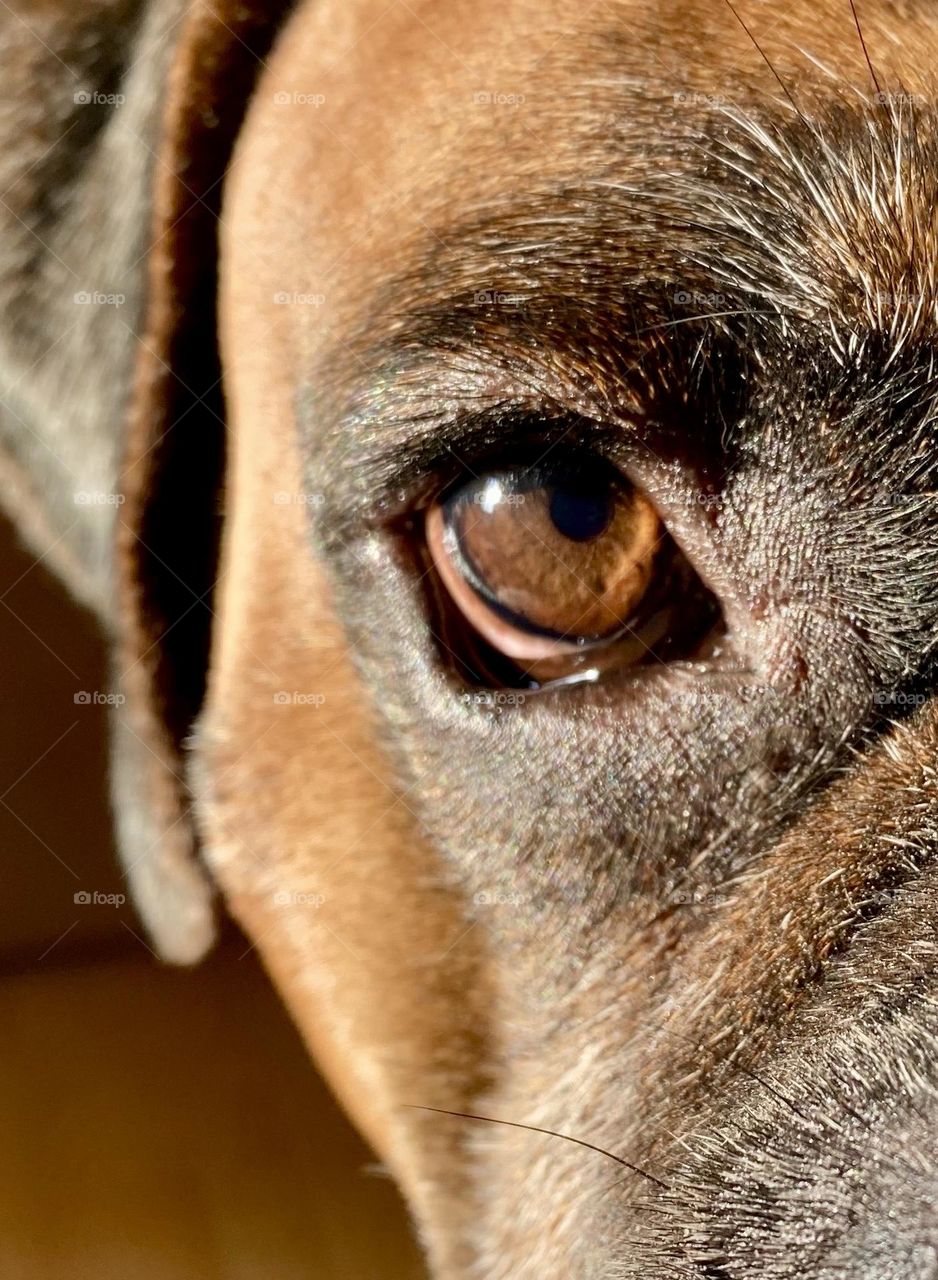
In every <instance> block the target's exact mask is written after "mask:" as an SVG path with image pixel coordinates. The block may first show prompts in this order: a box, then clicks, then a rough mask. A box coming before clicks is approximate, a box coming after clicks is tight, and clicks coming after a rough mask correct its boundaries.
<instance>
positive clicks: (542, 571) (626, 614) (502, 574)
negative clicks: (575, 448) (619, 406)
mask: <svg viewBox="0 0 938 1280" xmlns="http://www.w3.org/2000/svg"><path fill="white" fill-rule="evenodd" d="M426 536H427V545H428V548H429V551H430V555H431V557H432V563H433V567H434V569H435V571H436V574H437V576H438V578H439V582H440V584H441V585H442V587H443V588H444V589H445V592H446V593H447V595H448V597H449V600H450V601H451V603H452V605H454V606H455V607H456V609H457V610H458V611H459V614H460V615H461V618H462V620H463V621H464V622H465V623H467V624H468V626H469V628H471V633H474V635H475V637H477V638H478V639H479V640H481V641H482V642H483V643H484V645H487V646H489V647H490V649H491V651H493V652H494V654H496V655H501V657H502V658H507V659H509V660H510V662H511V663H512V664H513V665H514V667H515V668H516V670H517V673H518V677H519V681H520V682H521V683H524V681H525V680H527V681H528V682H530V683H539V682H541V681H544V680H555V679H558V678H561V677H564V676H570V675H575V674H576V673H578V672H579V673H585V672H587V671H589V672H593V671H596V672H598V671H599V670H602V669H604V668H606V667H608V666H609V665H610V664H614V665H617V666H620V665H623V664H637V663H639V662H643V661H647V660H648V659H649V658H659V657H660V654H659V652H658V649H659V647H660V646H661V644H662V642H669V641H671V640H672V639H673V638H674V634H675V630H676V624H677V623H679V622H680V618H679V611H680V610H681V609H682V608H683V607H684V606H685V605H686V604H688V603H689V597H688V594H687V592H688V587H689V586H690V583H689V577H693V573H692V570H690V566H689V565H688V564H687V562H686V560H684V558H683V556H681V554H680V552H679V551H678V549H677V547H676V546H675V544H674V543H673V541H672V540H671V538H670V536H669V535H668V533H667V530H666V529H665V528H664V525H663V524H662V521H661V518H660V517H659V515H658V513H657V511H656V510H655V508H654V506H653V505H652V503H651V502H650V501H649V499H648V498H647V496H646V495H645V494H643V493H642V492H641V491H640V490H638V489H637V488H636V487H635V486H634V485H632V484H631V483H630V482H629V480H628V479H626V477H625V476H624V475H623V474H622V473H621V472H620V471H618V470H617V469H616V468H615V467H613V466H612V465H610V464H609V463H608V462H606V461H604V460H603V459H600V458H598V457H596V458H591V459H590V460H589V461H587V462H582V461H578V462H576V463H575V464H566V465H560V466H557V467H552V468H546V467H534V468H527V469H524V468H517V469H510V468H509V469H505V470H499V471H491V472H488V473H487V474H485V475H482V476H479V477H477V478H474V479H472V480H470V481H468V482H466V483H464V484H462V485H460V486H459V487H457V488H455V489H454V490H451V491H450V492H449V493H448V494H447V495H445V496H444V497H443V498H442V499H441V500H440V501H438V502H437V503H435V504H434V505H433V506H432V507H431V508H430V510H429V512H428V513H427V522H426ZM697 585H698V586H699V584H697ZM693 598H694V599H695V600H696V599H697V596H696V593H694V597H693ZM697 621H698V622H699V623H701V624H702V623H703V622H704V621H706V622H707V624H708V625H709V623H710V622H712V614H711V613H708V612H707V610H706V609H702V610H699V611H698V614H697ZM451 633H452V629H450V634H451ZM471 633H470V634H471ZM463 665H464V666H465V667H466V669H467V670H468V671H470V672H474V673H476V674H478V673H479V672H480V671H481V672H482V674H483V675H486V674H489V673H487V672H486V670H485V668H486V666H488V668H489V670H490V669H491V667H492V663H488V664H486V663H485V661H484V654H483V653H482V646H476V649H475V651H474V652H473V654H472V655H471V658H470V659H467V660H465V661H464V663H463ZM516 682H518V681H516Z"/></svg>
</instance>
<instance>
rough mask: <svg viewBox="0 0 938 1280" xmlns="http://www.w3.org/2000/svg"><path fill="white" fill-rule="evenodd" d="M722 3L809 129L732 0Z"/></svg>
mask: <svg viewBox="0 0 938 1280" xmlns="http://www.w3.org/2000/svg"><path fill="white" fill-rule="evenodd" d="M723 3H724V4H725V5H726V7H727V8H728V9H729V11H730V13H732V15H733V17H734V18H735V19H736V21H737V22H738V23H739V25H740V26H741V27H742V29H743V31H745V33H746V35H747V36H748V37H749V39H750V40H751V41H752V43H753V45H754V46H755V49H756V52H757V53H758V54H759V57H760V58H761V59H762V61H763V62H764V63H765V65H766V66H767V67H768V69H769V70H770V71H771V72H772V75H773V76H774V77H775V79H776V80H777V81H778V83H779V85H780V87H781V90H782V93H784V95H785V97H786V98H787V99H788V101H789V102H790V103H791V105H792V107H793V108H794V110H795V114H796V115H797V116H798V118H799V119H800V120H801V123H802V124H804V125H807V126H808V127H809V128H810V125H809V124H808V120H807V118H806V117H805V115H804V112H803V111H802V110H801V108H800V107H799V106H798V103H797V102H796V101H795V99H794V97H793V96H792V93H791V90H790V89H789V87H788V85H787V84H786V83H785V81H784V80H783V79H782V77H781V76H780V75H779V73H778V69H777V68H776V67H775V65H774V63H773V62H772V61H771V59H770V58H769V56H768V54H767V53H766V52H765V50H764V49H763V48H762V45H761V44H760V43H759V41H758V40H757V39H756V37H755V36H754V35H753V34H752V32H751V31H750V30H749V28H748V26H747V25H746V23H745V22H744V21H743V19H742V17H741V16H740V13H739V10H738V9H737V8H736V6H735V5H734V4H733V0H723Z"/></svg>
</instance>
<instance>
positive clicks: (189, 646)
mask: <svg viewBox="0 0 938 1280" xmlns="http://www.w3.org/2000/svg"><path fill="white" fill-rule="evenodd" d="M286 8H287V5H286V3H285V2H284V0H274V2H273V3H271V2H270V0H266V3H263V4H260V3H255V4H246V3H244V0H211V3H208V2H205V3H202V2H197V3H195V4H193V5H192V6H191V7H190V9H189V12H188V13H187V15H186V17H185V18H184V20H183V23H182V26H181V31H180V35H179V40H178V45H177V48H176V51H175V54H174V57H173V59H172V63H171V66H170V68H169V74H168V80H167V85H166V95H165V99H164V101H165V106H164V109H163V115H162V126H161V136H160V138H159V141H158V145H157V157H156V165H155V171H154V186H153V217H152V230H151V240H152V246H151V248H150V251H149V262H148V284H147V301H146V307H145V312H144V320H143V326H142V331H141V332H142V338H141V344H140V350H139V354H138V358H137V364H136V372H135V381H134V388H133V394H132V399H131V405H130V413H129V437H128V447H127V452H126V455H125V458H124V464H123V468H122V482H121V486H120V488H121V491H122V493H123V495H124V499H125V504H124V506H123V508H122V512H121V517H120V519H119V520H118V524H117V550H116V572H117V582H118V603H119V609H118V613H117V617H116V620H115V625H116V629H117V649H116V663H117V671H118V678H119V681H120V691H121V692H122V693H123V694H124V696H125V699H126V701H125V702H124V703H123V704H122V705H121V707H120V708H119V711H118V714H117V715H116V716H115V717H114V725H115V728H114V761H113V768H112V779H113V783H112V785H113V803H114V809H115V814H116V823H117V830H118V839H119V845H120V851H121V856H122V859H123V861H124V865H125V869H126V873H127V876H128V878H129V881H130V883H131V887H132V890H133V893H134V896H135V899H136V902H137V905H138V908H139V909H140V911H141V914H142V915H143V917H144V920H145V922H146V924H147V926H148V928H149V930H150V932H151V934H152V936H153V938H154V940H155V942H156V944H157V946H158V947H159V949H160V951H161V952H162V954H163V955H164V956H165V957H166V958H168V959H171V960H176V961H181V962H187V961H192V960H195V959H197V958H199V956H200V955H201V954H202V953H203V952H204V951H205V950H206V948H207V947H208V946H209V945H210V943H211V941H212V938H213V933H214V924H213V918H212V917H213V912H212V902H211V897H212V891H211V888H210V886H209V883H208V880H207V877H206V875H205V873H204V871H203V869H202V866H201V863H200V861H199V859H198V851H197V844H196V833H195V828H194V824H193V821H192V817H191V813H190V805H189V793H188V788H187V783H186V776H185V768H184V763H183V749H184V746H185V743H186V739H187V735H188V733H189V730H190V727H191V725H192V724H193V721H194V720H195V717H196V715H197V714H198V711H199V708H200V705H201V702H202V697H203V693H204V689H205V675H206V666H207V662H208V654H209V643H210V635H211V623H212V616H213V615H212V597H213V586H214V581H215V575H216V564H217V548H218V540H219V530H220V521H221V518H222V510H223V484H224V450H225V408H224V398H223V394H222V387H221V371H220V366H219V358H218V351H217V345H216V259H217V238H218V237H217V233H218V215H219V206H220V201H221V189H222V186H223V182H222V179H223V177H224V173H225V169H226V167H227V164H228V161H229V159H230V155H231V150H232V146H233V144H234V141H235V138H236V136H237V133H238V130H239V128H240V125H241V121H242V118H243V115H244V110H245V106H246V104H247V101H248V99H249V97H250V94H251V90H252V87H253V84H254V80H255V78H256V75H257V72H258V69H259V68H260V67H261V66H262V65H263V58H264V54H265V53H266V52H267V50H268V49H269V46H270V42H271V39H272V37H273V34H274V33H275V31H276V29H277V24H278V21H279V20H280V19H281V18H282V16H283V13H284V11H285V9H286Z"/></svg>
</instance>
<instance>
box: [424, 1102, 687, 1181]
mask: <svg viewBox="0 0 938 1280" xmlns="http://www.w3.org/2000/svg"><path fill="white" fill-rule="evenodd" d="M406 1105H407V1106H408V1107H409V1109H410V1110H412V1111H429V1112H431V1113H432V1114H434V1115H438V1116H454V1117H455V1118H456V1119H457V1120H477V1121H479V1122H480V1123H482V1124H500V1125H505V1126H506V1127H507V1128H509V1129H526V1130H527V1131H528V1132H529V1133H542V1134H544V1135H545V1137H548V1138H562V1139H563V1141H564V1142H572V1143H575V1145H576V1146H578V1147H584V1148H585V1149H586V1150H587V1151H595V1152H596V1154H597V1155H601V1156H605V1157H606V1159H607V1160H614V1161H615V1163H616V1164H618V1165H621V1166H622V1168H623V1169H628V1170H629V1172H630V1173H635V1174H638V1176H639V1177H640V1178H645V1179H646V1181H648V1182H651V1183H654V1185H655V1186H656V1187H660V1188H661V1190H662V1191H673V1190H674V1188H673V1187H671V1186H669V1185H668V1183H666V1182H662V1180H661V1179H660V1178H656V1177H655V1175H654V1174H653V1173H648V1171H647V1170H646V1169H642V1168H640V1167H639V1166H638V1165H637V1164H631V1163H630V1162H629V1161H628V1160H624V1159H623V1158H622V1156H617V1155H615V1153H614V1152H612V1151H607V1150H606V1149H605V1147H598V1146H596V1144H595V1143H593V1142H586V1141H584V1139H583V1138H574V1137H571V1136H570V1134H569V1133H558V1132H557V1130H556V1129H542V1128H541V1127H540V1126H539V1125H536V1124H521V1123H520V1122H519V1121H517V1120H497V1119H495V1118H494V1117H493V1116H480V1115H475V1114H474V1113H473V1112H471V1111H448V1110H446V1109H445V1108H443V1107H422V1106H419V1105H415V1104H413V1103H408V1104H406Z"/></svg>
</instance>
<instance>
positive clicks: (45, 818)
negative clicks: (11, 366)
mask: <svg viewBox="0 0 938 1280" xmlns="http://www.w3.org/2000/svg"><path fill="white" fill-rule="evenodd" d="M0 555H2V565H3V568H2V571H0V604H2V608H0V655H2V674H0V690H2V692H0V699H2V706H3V719H2V731H0V867H2V875H3V881H2V883H3V893H2V895H0V1027H2V1028H3V1031H2V1037H0V1276H2V1277H3V1280H127V1277H128V1276H132V1277H133V1278H134V1280H209V1278H211V1280H308V1278H310V1277H316V1280H338V1278H339V1277H341V1278H342V1280H417V1278H418V1277H419V1276H420V1275H421V1274H422V1273H421V1270H420V1266H419V1263H418V1260H417V1252H416V1249H415V1247H414V1245H413V1243H412V1240H411V1238H410V1230H409V1226H408V1224H407V1221H406V1217H405V1214H404V1210H403V1208H402V1205H401V1202H400V1199H399V1197H398V1195H397V1193H396V1191H395V1190H394V1188H393V1186H392V1185H391V1183H390V1182H389V1181H388V1180H387V1178H386V1177H385V1176H384V1175H383V1173H382V1171H381V1170H380V1169H379V1167H378V1166H377V1164H376V1162H375V1159H374V1157H373V1155H372V1154H371V1152H370V1151H369V1150H368V1149H367V1148H366V1147H365V1146H364V1145H363V1144H362V1142H361V1141H360V1140H359V1138H358V1137H357V1135H356V1134H355V1133H354V1132H353V1131H352V1129H351V1127H350V1126H349V1124H348V1123H347V1121H346V1120H345V1119H344V1117H343V1116H342V1115H341V1113H340V1112H339V1110H338V1108H337V1107H336V1105H335V1104H334V1102H333V1101H332V1099H331V1095H329V1093H328V1092H327V1090H326V1088H325V1086H324V1085H323V1084H322V1082H321V1081H320V1079H319V1078H318V1076H317V1075H316V1072H315V1070H314V1068H313V1067H312V1065H311V1063H310V1062H309V1060H308V1058H307V1056H306V1053H305V1051H304V1049H303V1047H302V1045H301V1044H300V1041H299V1038H298V1037H297V1035H296V1033H295V1031H294V1030H293V1028H292V1026H291V1024H290V1023H289V1021H288V1019H287V1017H286V1015H285V1013H284V1012H283V1010H282V1008H281V1006H280V1004H279V1002H278V1000H277V997H276V995H275V993H274V992H273V990H272V989H271V987H270V985H269V983H268V982H267V980H266V977H265V976H264V974H263V972H262V971H261V969H260V966H259V965H258V963H257V961H256V958H255V957H254V955H253V954H252V953H251V951H250V949H249V944H248V943H247V941H246V940H244V939H243V938H242V937H241V936H240V935H239V934H237V932H236V931H235V930H234V928H233V927H232V928H231V929H230V931H229V936H228V937H227V939H226V941H225V942H224V944H223V945H222V946H221V947H220V948H219V950H218V951H217V952H216V954H215V955H214V956H213V957H212V958H211V959H210V960H209V961H207V962H206V963H205V964H203V965H201V966H199V967H198V968H196V969H193V970H191V971H183V970H173V969H169V968H167V967H164V966H161V965H160V964H159V963H158V962H157V961H156V959H155V958H154V956H153V955H152V953H151V952H150V950H149V947H148V946H147V944H146V941H145V938H144V934H143V931H142V929H141V927H140V925H139V923H138V921H137V919H136V917H135V915H134V913H133V909H132V907H131V906H130V904H129V903H125V904H123V905H105V904H100V903H99V904H95V903H93V902H92V903H82V902H76V900H75V895H76V894H78V893H86V894H94V893H97V894H99V895H119V894H124V893H126V888H125V886H124V884H123V882H122V880H121V877H120V874H119V871H118V869H117V866H116V863H115V861H114V858H113V855H112V851H111V847H110V840H111V837H110V830H109V821H108V814H107V804H106V753H105V749H106V743H105V717H106V710H105V708H104V707H103V706H99V705H94V704H90V705H89V704H82V703H76V701H75V695H76V693H79V692H81V691H88V692H90V691H93V690H104V689H106V688H107V679H106V676H105V672H104V663H103V656H102V652H101V647H100V644H99V643H98V640H97V637H96V634H95V631H94V628H93V626H92V624H91V622H90V621H89V619H88V618H87V617H86V616H85V615H84V614H83V613H82V612H81V611H80V610H78V609H77V608H76V607H75V606H74V605H72V604H71V603H70V602H69V601H68V600H66V599H65V597H64V596H63V594H62V593H61V591H60V589H59V588H58V587H57V585H56V584H55V583H54V582H53V581H52V580H51V578H50V577H49V576H48V575H47V573H46V572H45V570H44V569H43V567H42V566H41V565H36V563H35V561H34V558H33V557H32V556H31V555H30V554H28V553H27V552H25V551H24V550H23V549H22V548H20V547H18V546H17V545H16V543H15V541H14V537H13V535H12V533H11V532H10V530H9V529H8V527H7V526H6V525H5V524H2V525H0Z"/></svg>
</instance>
